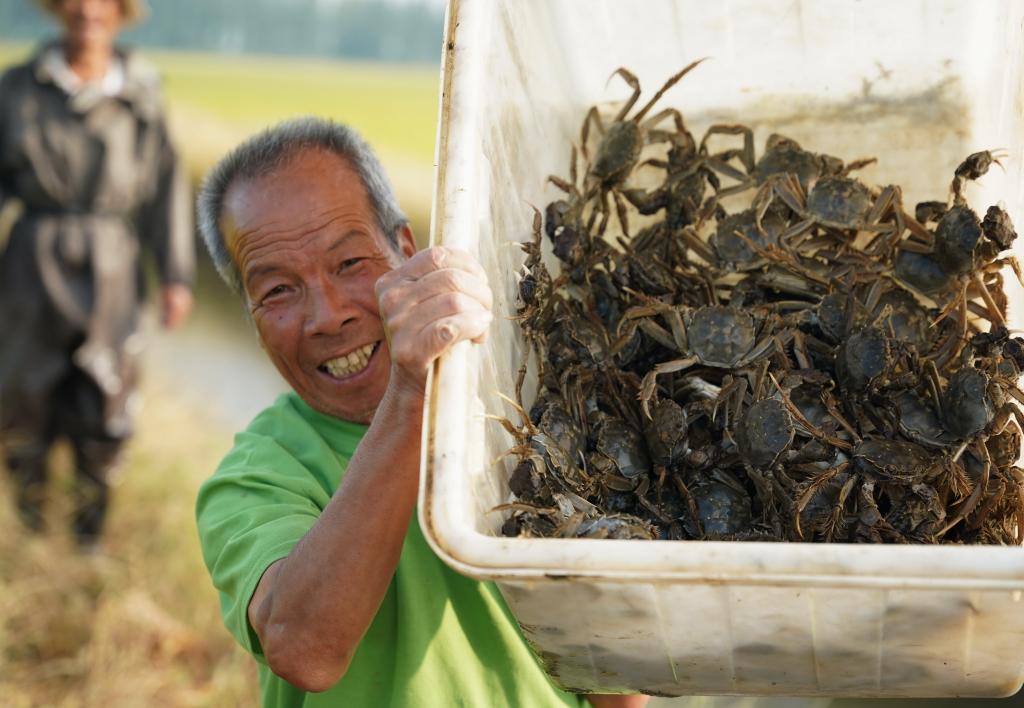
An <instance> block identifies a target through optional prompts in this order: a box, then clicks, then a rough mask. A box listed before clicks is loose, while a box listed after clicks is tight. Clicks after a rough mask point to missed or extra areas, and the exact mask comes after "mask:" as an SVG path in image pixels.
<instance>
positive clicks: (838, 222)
mask: <svg viewBox="0 0 1024 708" xmlns="http://www.w3.org/2000/svg"><path fill="white" fill-rule="evenodd" d="M873 201H874V200H872V198H871V192H870V191H868V188H867V187H865V186H864V185H863V184H861V183H860V182H858V181H857V180H855V179H851V178H849V177H822V178H821V179H819V180H818V181H817V182H816V183H815V185H814V188H813V189H811V193H810V194H808V195H807V213H808V215H809V216H811V217H812V218H813V219H814V220H815V221H816V222H818V223H819V224H821V225H822V226H829V227H832V228H835V229H857V228H860V227H861V226H863V225H864V223H865V221H866V219H867V215H868V212H869V211H871V207H872V204H873Z"/></svg>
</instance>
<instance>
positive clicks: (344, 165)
mask: <svg viewBox="0 0 1024 708" xmlns="http://www.w3.org/2000/svg"><path fill="white" fill-rule="evenodd" d="M344 203H349V204H353V203H354V205H359V206H367V207H368V205H369V200H368V197H367V195H366V189H365V187H364V186H363V183H362V180H361V179H360V178H359V175H358V174H357V173H356V171H355V170H354V169H353V167H352V165H351V163H350V162H349V161H348V160H347V159H345V158H344V157H342V156H340V155H337V154H335V153H331V152H328V151H325V150H318V149H313V148H304V149H301V150H300V151H298V152H297V153H296V154H295V155H294V156H293V157H292V158H291V159H289V160H288V161H287V162H285V163H283V164H281V165H279V166H277V167H275V168H274V169H273V170H271V171H270V172H267V173H265V174H262V175H259V176H257V177H243V178H240V179H237V180H235V181H233V182H232V183H231V185H230V186H229V187H228V189H227V191H226V193H225V195H224V206H223V209H222V210H221V229H222V232H223V233H224V235H225V238H226V240H227V243H226V244H225V245H226V246H227V247H228V250H229V251H230V252H231V253H232V254H233V255H235V254H236V250H237V246H238V242H239V240H240V239H241V238H242V237H243V236H244V235H245V234H247V233H251V232H253V231H255V230H258V229H261V228H265V227H267V226H270V225H273V226H275V227H282V228H287V227H288V225H289V224H290V223H293V222H302V221H303V220H305V219H306V218H308V217H309V216H310V215H312V214H315V213H318V212H321V211H324V210H326V209H329V208H332V207H335V206H340V205H342V204H344Z"/></svg>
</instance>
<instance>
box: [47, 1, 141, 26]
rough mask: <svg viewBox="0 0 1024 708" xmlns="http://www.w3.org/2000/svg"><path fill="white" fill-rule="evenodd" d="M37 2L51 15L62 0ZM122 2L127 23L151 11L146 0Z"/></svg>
mask: <svg viewBox="0 0 1024 708" xmlns="http://www.w3.org/2000/svg"><path fill="white" fill-rule="evenodd" d="M36 2H37V3H38V4H39V6H40V7H42V8H43V9H44V10H46V11H47V12H49V13H50V14H51V15H56V14H57V8H58V6H59V5H60V4H61V0H36ZM120 2H121V10H122V11H123V12H124V21H125V23H126V24H127V23H132V22H139V21H140V20H142V19H144V18H145V17H146V14H147V13H148V12H149V7H148V5H147V4H146V0H120Z"/></svg>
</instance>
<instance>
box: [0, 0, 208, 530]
mask: <svg viewBox="0 0 1024 708" xmlns="http://www.w3.org/2000/svg"><path fill="white" fill-rule="evenodd" d="M40 4H41V6H42V7H43V9H44V10H46V11H47V12H48V13H49V14H50V15H52V16H53V17H54V18H55V19H57V20H58V21H59V22H60V24H61V26H62V27H63V35H62V37H61V38H60V39H59V40H57V41H55V42H52V43H48V44H45V45H43V46H42V47H41V48H40V49H39V50H38V51H37V52H36V53H35V55H34V56H32V57H31V59H29V61H28V62H27V63H26V64H23V65H20V66H16V67H14V68H12V69H10V70H9V71H7V72H6V73H5V74H4V75H3V77H2V78H0V206H3V205H4V203H5V202H6V203H10V202H14V203H15V205H16V206H17V209H18V211H19V212H20V215H19V216H18V217H17V220H16V221H15V223H14V225H13V227H12V229H11V232H10V235H9V238H8V240H7V245H6V248H5V249H4V251H3V252H2V253H0V331H2V334H0V447H2V448H3V453H4V458H5V462H6V465H7V468H8V471H9V473H10V476H11V478H12V480H13V482H14V485H15V487H16V502H17V506H18V510H19V513H20V516H21V518H22V520H23V521H24V522H25V524H26V525H27V526H29V527H30V528H33V529H39V528H41V527H42V521H43V514H42V505H43V501H44V499H43V497H44V492H45V488H46V479H47V456H48V453H49V451H50V449H51V447H52V446H53V444H54V443H55V441H57V440H58V439H59V438H62V437H66V438H68V439H69V440H70V442H71V445H72V448H73V452H74V464H75V473H76V474H75V477H76V482H77V483H76V494H75V497H76V500H75V512H74V519H73V525H74V532H75V535H76V538H77V540H78V541H79V542H80V543H81V544H82V545H83V547H91V546H92V545H94V544H95V542H96V541H97V539H98V537H99V535H100V533H101V529H102V525H103V520H104V516H105V512H106V509H107V506H108V501H109V488H108V480H109V475H110V473H111V469H112V468H113V467H114V466H115V464H116V462H117V460H118V457H119V454H120V452H121V450H122V448H123V446H124V444H125V442H126V441H127V440H128V438H129V436H130V435H131V432H132V413H133V408H134V407H135V405H134V399H135V397H136V375H137V359H138V356H139V353H140V336H139V334H138V330H139V315H140V308H141V304H142V294H143V293H142V270H141V259H140V253H141V251H143V250H146V251H150V252H151V253H152V254H153V256H154V257H155V260H156V264H157V270H158V273H159V277H160V280H161V282H162V291H161V302H162V308H163V324H164V325H165V326H166V327H167V328H169V329H173V328H175V327H178V326H179V325H180V324H181V323H182V322H183V321H184V320H185V319H186V318H187V316H188V314H189V312H190V310H191V308H192V287H191V284H192V280H193V270H194V246H193V239H192V236H193V230H192V213H191V203H190V196H189V191H188V184H187V181H186V178H185V175H184V173H183V171H182V169H181V166H180V165H179V162H178V159H177V157H176V154H175V151H174V149H173V147H172V145H171V143H170V140H169V137H168V133H167V126H166V122H165V119H164V115H163V112H162V108H161V97H160V87H159V80H158V77H157V75H156V73H155V71H154V70H153V69H152V68H150V67H149V66H148V65H147V64H145V63H143V62H142V61H141V60H140V59H139V58H138V57H136V56H135V55H134V54H132V53H130V52H128V51H126V50H124V49H122V48H120V47H118V46H115V43H114V42H115V38H116V37H117V34H118V32H119V31H120V30H121V29H122V27H124V26H125V25H126V24H128V23H132V22H136V21H138V20H139V19H141V17H142V15H143V13H144V11H145V7H144V6H143V0H41V1H40Z"/></svg>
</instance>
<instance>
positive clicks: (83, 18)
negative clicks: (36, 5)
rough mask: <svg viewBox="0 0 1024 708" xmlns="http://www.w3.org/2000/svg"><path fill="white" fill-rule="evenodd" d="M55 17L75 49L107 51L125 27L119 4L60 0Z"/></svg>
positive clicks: (106, 0) (116, 1)
mask: <svg viewBox="0 0 1024 708" xmlns="http://www.w3.org/2000/svg"><path fill="white" fill-rule="evenodd" d="M57 14H58V15H60V19H61V22H62V23H63V24H64V31H65V39H66V41H67V42H68V43H69V44H70V45H72V47H74V48H76V49H85V48H92V47H110V46H111V45H113V43H114V38H115V37H116V36H117V33H118V32H119V31H120V30H121V26H122V25H123V24H124V12H123V10H122V6H121V0H63V1H62V2H60V3H59V4H58V5H57Z"/></svg>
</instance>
